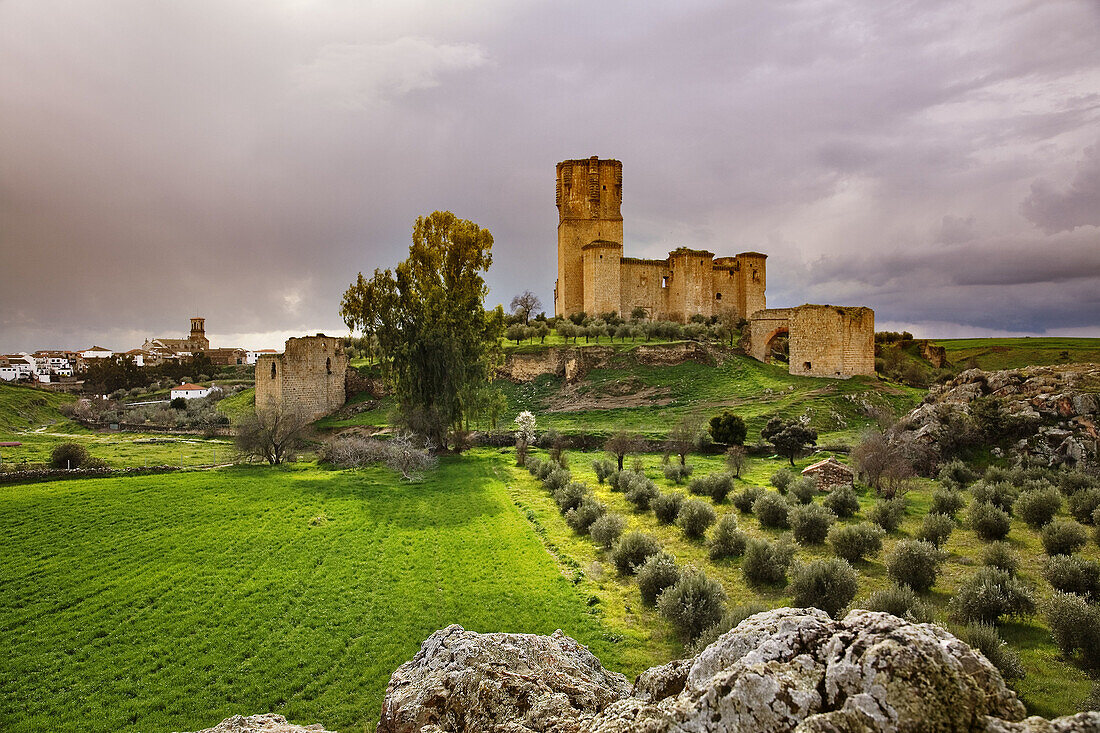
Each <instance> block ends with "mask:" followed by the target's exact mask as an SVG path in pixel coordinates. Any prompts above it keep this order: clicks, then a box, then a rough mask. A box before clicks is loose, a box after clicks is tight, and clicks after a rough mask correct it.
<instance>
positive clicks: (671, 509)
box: [649, 491, 684, 524]
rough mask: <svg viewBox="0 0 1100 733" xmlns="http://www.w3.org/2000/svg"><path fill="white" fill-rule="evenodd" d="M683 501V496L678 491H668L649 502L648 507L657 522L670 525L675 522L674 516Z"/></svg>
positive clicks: (678, 511)
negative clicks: (655, 516)
mask: <svg viewBox="0 0 1100 733" xmlns="http://www.w3.org/2000/svg"><path fill="white" fill-rule="evenodd" d="M683 501H684V495H683V494H681V493H680V492H678V491H670V492H668V493H667V494H666V493H664V492H661V493H659V494H657V496H656V497H655V498H654V499H653V500H652V501H650V502H649V506H650V507H652V509H653V513H654V514H656V515H657V521H658V522H660V523H661V524H672V523H673V522H675V521H676V515H677V514H679V513H680V505H681V504H682V503H683Z"/></svg>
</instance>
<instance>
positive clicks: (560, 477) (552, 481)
mask: <svg viewBox="0 0 1100 733" xmlns="http://www.w3.org/2000/svg"><path fill="white" fill-rule="evenodd" d="M547 464H549V465H550V466H552V467H553V466H554V464H553V463H551V462H550V461H547ZM572 480H573V474H571V473H569V471H567V470H565V469H564V468H557V467H553V468H552V469H551V471H550V474H549V475H548V476H547V477H546V478H545V479H543V481H542V486H543V488H544V489H546V490H547V491H549V492H550V493H551V494H556V493H557V492H558V491H559V490H560V489H564V488H565V487H566V486H568V485H569V482H570V481H572Z"/></svg>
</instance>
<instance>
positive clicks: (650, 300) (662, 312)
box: [619, 257, 668, 319]
mask: <svg viewBox="0 0 1100 733" xmlns="http://www.w3.org/2000/svg"><path fill="white" fill-rule="evenodd" d="M667 275H668V262H666V261H665V260H640V259H635V258H633V257H624V258H623V259H622V260H621V274H620V276H619V282H620V291H621V292H622V296H621V297H622V301H621V307H620V309H619V314H620V315H622V316H623V317H624V318H625V317H628V316H630V314H631V312H632V311H633V310H634V309H635V308H638V307H641V308H645V309H646V316H647V317H649V318H654V319H662V318H667V313H668V304H667V303H668V295H667V293H668V288H666V287H665V286H664V285H663V282H664V278H665V277H666V276H667Z"/></svg>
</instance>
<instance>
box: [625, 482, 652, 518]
mask: <svg viewBox="0 0 1100 733" xmlns="http://www.w3.org/2000/svg"><path fill="white" fill-rule="evenodd" d="M658 493H659V492H658V491H657V486H656V485H655V484H654V483H653V482H652V481H650V480H649V479H648V478H646V477H645V476H643V475H641V474H637V473H636V474H633V475H632V476H631V478H630V480H629V482H628V488H627V490H626V500H627V501H629V502H630V503H631V504H633V505H634V506H635V507H637V509H638V511H642V512H644V511H645V510H646V509H649V503H650V502H651V501H653V500H654V499H656V498H657V494H658Z"/></svg>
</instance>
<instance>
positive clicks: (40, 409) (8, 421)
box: [0, 383, 76, 432]
mask: <svg viewBox="0 0 1100 733" xmlns="http://www.w3.org/2000/svg"><path fill="white" fill-rule="evenodd" d="M75 401H76V397H74V396H72V395H68V394H60V393H57V392H47V391H45V390H41V389H34V388H33V387H23V386H20V385H14V384H3V383H0V432H10V431H15V430H26V429H27V428H32V427H37V426H39V425H46V424H50V423H56V422H60V421H62V420H65V419H66V418H65V417H64V416H62V414H61V413H60V412H59V411H58V410H59V408H60V407H61V406H62V405H64V404H67V403H70V402H75Z"/></svg>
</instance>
